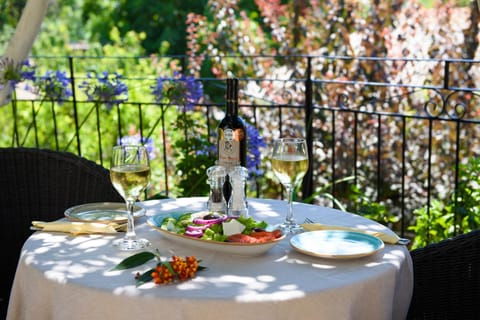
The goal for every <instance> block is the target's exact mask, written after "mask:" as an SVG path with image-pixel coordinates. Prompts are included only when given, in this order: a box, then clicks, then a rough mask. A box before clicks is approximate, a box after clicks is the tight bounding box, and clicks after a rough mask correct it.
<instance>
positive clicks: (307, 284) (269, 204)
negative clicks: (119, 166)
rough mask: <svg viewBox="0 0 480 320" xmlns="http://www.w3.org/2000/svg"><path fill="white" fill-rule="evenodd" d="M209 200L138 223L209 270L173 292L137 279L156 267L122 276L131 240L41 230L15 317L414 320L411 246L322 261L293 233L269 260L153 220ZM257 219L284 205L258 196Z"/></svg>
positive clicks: (302, 209)
mask: <svg viewBox="0 0 480 320" xmlns="http://www.w3.org/2000/svg"><path fill="white" fill-rule="evenodd" d="M206 202H207V198H203V197H194V198H178V199H162V200H149V201H144V202H141V203H139V205H140V206H142V207H143V208H145V212H146V213H145V216H142V217H140V218H139V219H138V220H136V232H137V235H138V236H141V237H145V238H147V239H149V240H150V241H151V246H150V247H149V248H148V250H151V251H156V250H158V252H159V253H160V254H161V255H162V256H164V257H167V258H168V257H171V256H172V255H178V256H183V257H184V256H192V255H194V256H195V257H197V259H199V260H201V261H200V265H202V266H203V267H205V269H204V270H201V271H198V272H197V273H196V275H195V277H194V278H193V279H190V280H187V281H182V282H175V283H173V284H169V285H156V284H154V283H153V282H147V283H144V284H142V285H139V286H137V285H136V279H135V275H136V274H137V273H138V272H140V273H142V272H144V271H146V270H148V269H150V268H152V263H154V262H153V261H150V262H147V263H145V264H143V265H140V266H137V267H134V268H131V269H126V270H113V269H114V267H115V266H116V265H117V264H118V263H119V262H120V261H122V260H123V259H125V258H126V257H128V256H131V255H132V254H133V253H132V252H124V251H120V250H118V249H117V248H116V247H114V246H113V245H112V243H113V241H114V240H115V239H118V238H120V237H123V233H115V234H88V235H77V236H73V235H71V234H68V233H61V232H45V231H38V232H35V233H34V234H32V235H31V236H30V237H29V239H28V240H27V241H26V242H25V244H24V246H23V249H22V253H21V257H20V260H19V262H18V267H17V272H16V275H15V279H14V283H13V287H12V291H11V297H10V302H9V307H8V313H7V319H8V320H19V319H37V320H38V319H48V320H55V319H59V320H65V319H69V320H75V319H129V320H133V319H135V320H142V319H161V318H165V319H169V320H174V319H355V320H358V319H368V320H374V319H405V318H406V315H407V312H408V308H409V304H410V300H411V296H412V292H413V269H412V260H411V257H410V254H409V251H408V248H407V247H406V246H404V245H399V244H387V243H385V245H384V246H383V247H382V248H381V249H380V250H377V251H375V252H373V253H372V254H368V255H365V256H360V257H352V258H349V257H347V258H338V257H323V256H321V257H319V256H315V255H310V254H305V253H304V252H300V251H298V250H296V249H294V248H293V247H292V245H291V243H290V240H291V237H292V236H288V235H287V236H286V237H285V238H283V239H282V240H280V241H279V242H278V244H277V245H275V246H273V247H272V248H270V249H269V250H268V251H266V252H264V253H262V254H255V255H250V254H235V253H233V254H232V253H229V252H225V251H224V250H223V251H218V250H215V248H210V247H199V246H191V245H189V244H188V243H185V242H179V241H176V240H175V239H172V238H171V237H166V236H165V235H164V234H163V233H162V232H160V231H159V230H157V229H155V228H153V227H152V226H151V225H149V224H148V223H146V221H147V219H149V218H151V217H152V216H155V215H159V214H166V213H174V212H175V213H178V212H195V211H201V210H205V208H206ZM248 209H249V215H250V216H252V217H254V218H255V219H256V220H264V221H266V222H267V223H269V224H272V225H275V224H278V223H281V222H282V221H283V220H284V218H285V214H286V210H287V204H286V202H284V201H282V200H271V199H253V198H252V199H250V198H249V199H248ZM294 210H295V218H296V220H297V221H298V222H300V223H303V222H304V221H305V219H306V218H309V219H311V220H315V221H317V222H319V223H325V224H328V225H336V226H344V227H354V228H364V229H375V230H381V231H383V232H385V233H393V232H392V231H391V230H390V229H388V228H387V227H384V226H382V225H380V224H378V223H376V222H374V221H371V220H368V219H366V218H364V217H361V216H359V215H356V214H353V213H348V212H344V211H340V210H336V209H332V208H327V207H322V206H317V205H310V204H303V203H294Z"/></svg>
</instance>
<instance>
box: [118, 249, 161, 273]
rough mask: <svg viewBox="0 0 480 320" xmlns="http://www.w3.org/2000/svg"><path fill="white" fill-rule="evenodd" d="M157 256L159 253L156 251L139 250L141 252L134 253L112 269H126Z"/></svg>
mask: <svg viewBox="0 0 480 320" xmlns="http://www.w3.org/2000/svg"><path fill="white" fill-rule="evenodd" d="M156 256H157V255H156V254H155V253H153V252H149V251H144V252H139V253H136V254H134V255H133V256H130V257H128V258H125V259H124V260H122V261H121V262H120V263H119V264H118V265H117V266H116V267H115V268H113V269H112V270H125V269H130V268H134V267H138V266H140V265H142V264H144V263H145V262H147V261H150V260H152V259H153V258H155V257H156Z"/></svg>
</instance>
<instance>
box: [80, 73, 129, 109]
mask: <svg viewBox="0 0 480 320" xmlns="http://www.w3.org/2000/svg"><path fill="white" fill-rule="evenodd" d="M87 78H88V79H89V81H83V82H82V83H81V84H80V85H79V88H81V89H83V91H84V92H85V94H86V95H87V98H88V100H89V101H96V102H103V103H105V105H106V107H107V110H110V109H112V107H113V105H114V104H118V103H121V102H124V101H126V100H128V87H127V85H126V84H125V83H123V82H122V81H121V79H122V76H121V75H119V74H118V73H116V72H115V73H113V75H109V74H108V72H107V71H104V72H103V73H102V74H95V75H92V73H90V72H89V73H87Z"/></svg>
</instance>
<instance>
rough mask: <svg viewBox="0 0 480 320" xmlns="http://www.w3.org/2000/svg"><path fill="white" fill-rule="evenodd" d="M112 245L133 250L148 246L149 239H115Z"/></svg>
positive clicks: (124, 249) (125, 249)
mask: <svg viewBox="0 0 480 320" xmlns="http://www.w3.org/2000/svg"><path fill="white" fill-rule="evenodd" d="M113 245H114V246H115V247H117V248H118V249H120V250H123V251H135V250H141V249H145V248H146V247H148V246H150V241H148V240H147V239H117V240H115V241H114V242H113Z"/></svg>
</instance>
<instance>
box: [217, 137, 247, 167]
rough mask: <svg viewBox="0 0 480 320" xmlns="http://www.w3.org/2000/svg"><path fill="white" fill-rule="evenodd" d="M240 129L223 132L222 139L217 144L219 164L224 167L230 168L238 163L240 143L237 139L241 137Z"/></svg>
mask: <svg viewBox="0 0 480 320" xmlns="http://www.w3.org/2000/svg"><path fill="white" fill-rule="evenodd" d="M241 131H242V130H241V129H237V130H232V129H229V128H227V129H225V130H223V139H221V140H220V141H219V144H218V151H219V152H218V155H219V160H220V164H221V165H223V166H226V167H232V166H235V165H237V164H238V163H239V161H240V142H239V141H238V139H239V138H240V136H241V135H242V133H243V132H241Z"/></svg>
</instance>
